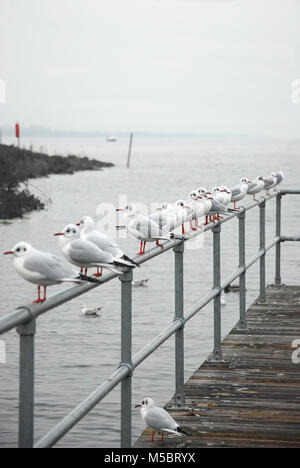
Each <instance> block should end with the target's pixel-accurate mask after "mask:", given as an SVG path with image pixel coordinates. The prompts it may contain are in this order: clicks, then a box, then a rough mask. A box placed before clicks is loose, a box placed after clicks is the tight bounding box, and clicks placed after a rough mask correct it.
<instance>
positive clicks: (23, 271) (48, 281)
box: [4, 242, 96, 303]
mask: <svg viewBox="0 0 300 468" xmlns="http://www.w3.org/2000/svg"><path fill="white" fill-rule="evenodd" d="M4 255H13V256H14V267H15V269H16V271H17V273H19V275H20V276H22V278H24V279H25V280H26V281H29V282H30V283H33V284H36V285H37V286H38V298H37V300H36V301H34V303H42V302H45V301H46V288H47V286H52V285H54V284H60V283H64V282H71V283H81V282H84V281H91V282H94V281H96V280H94V279H92V278H89V277H87V276H84V275H81V274H80V273H79V272H77V271H76V270H75V268H74V267H73V266H72V265H70V264H69V263H67V262H65V261H64V260H63V259H61V258H59V257H57V256H56V255H53V254H51V253H47V252H41V251H40V250H37V249H35V248H34V247H32V245H30V244H29V243H28V242H18V244H16V245H15V246H14V247H13V249H12V250H8V251H7V252H4ZM41 286H43V287H44V297H43V298H41Z"/></svg>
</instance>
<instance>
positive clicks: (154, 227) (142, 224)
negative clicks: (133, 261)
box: [116, 203, 183, 255]
mask: <svg viewBox="0 0 300 468" xmlns="http://www.w3.org/2000/svg"><path fill="white" fill-rule="evenodd" d="M116 211H123V212H124V214H125V219H126V223H127V230H128V233H129V234H130V236H131V237H133V238H135V239H139V240H140V241H141V247H140V251H139V252H138V253H137V255H143V254H144V253H145V250H146V242H154V241H155V242H156V245H157V246H158V247H161V248H163V245H162V244H160V242H159V241H160V240H172V239H182V240H183V237H182V236H179V235H178V234H174V233H173V232H170V231H168V230H167V229H164V228H163V227H160V226H159V225H158V224H157V223H156V222H155V221H153V219H151V218H150V217H147V216H144V215H142V214H141V213H140V212H139V211H138V210H137V209H136V207H135V205H134V204H133V203H129V204H128V205H126V206H125V207H124V208H117V210H116Z"/></svg>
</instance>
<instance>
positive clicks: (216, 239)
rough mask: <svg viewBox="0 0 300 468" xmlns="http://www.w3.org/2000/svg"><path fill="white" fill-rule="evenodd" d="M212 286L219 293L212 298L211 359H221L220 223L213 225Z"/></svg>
mask: <svg viewBox="0 0 300 468" xmlns="http://www.w3.org/2000/svg"><path fill="white" fill-rule="evenodd" d="M212 232H213V257H214V258H213V263H214V267H213V269H214V272H213V275H214V278H213V281H214V283H213V287H214V288H219V294H218V295H217V296H216V297H215V298H214V350H213V359H214V360H215V361H220V360H222V349H221V343H222V325H221V225H220V224H217V226H215V227H213V229H212Z"/></svg>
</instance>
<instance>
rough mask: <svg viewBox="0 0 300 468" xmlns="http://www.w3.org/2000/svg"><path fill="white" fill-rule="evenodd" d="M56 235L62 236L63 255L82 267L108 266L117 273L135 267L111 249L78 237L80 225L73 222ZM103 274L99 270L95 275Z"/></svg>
mask: <svg viewBox="0 0 300 468" xmlns="http://www.w3.org/2000/svg"><path fill="white" fill-rule="evenodd" d="M54 235H55V236H61V239H60V242H59V245H60V249H61V252H62V254H63V256H64V257H65V258H66V259H67V260H68V261H69V262H70V263H72V264H73V265H77V266H79V267H80V268H85V269H86V270H87V269H88V268H93V267H97V268H98V269H99V268H101V269H102V268H107V269H109V270H112V271H114V272H115V273H123V272H124V269H126V270H127V269H130V268H135V265H133V264H132V263H130V262H127V261H126V260H123V259H122V258H117V257H115V256H114V255H113V254H112V253H111V251H109V250H108V251H106V250H102V249H101V248H100V247H98V246H97V245H96V244H94V243H93V242H90V241H89V240H87V239H83V238H81V237H80V238H78V227H77V226H74V225H73V224H68V225H67V226H66V227H65V228H64V229H63V231H61V232H57V233H56V234H54ZM85 274H86V272H85ZM101 274H102V272H101V273H99V271H98V272H97V273H96V274H95V275H94V276H96V277H99V276H101Z"/></svg>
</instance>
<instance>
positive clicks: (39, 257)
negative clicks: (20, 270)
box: [24, 251, 77, 281]
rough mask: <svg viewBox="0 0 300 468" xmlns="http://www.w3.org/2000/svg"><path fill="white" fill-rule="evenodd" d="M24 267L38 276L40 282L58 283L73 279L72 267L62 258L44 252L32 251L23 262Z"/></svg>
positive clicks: (74, 273) (75, 274)
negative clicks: (65, 279)
mask: <svg viewBox="0 0 300 468" xmlns="http://www.w3.org/2000/svg"><path fill="white" fill-rule="evenodd" d="M24 267H25V268H26V269H27V270H30V271H31V272H34V273H37V274H38V275H40V279H41V280H47V281H60V280H62V279H64V278H70V279H72V278H75V277H76V276H77V272H76V270H75V269H74V267H73V266H72V265H70V264H68V263H66V262H65V261H64V260H63V259H62V258H60V257H57V256H56V255H52V254H49V253H45V252H39V251H32V252H30V255H28V256H27V257H26V259H25V261H24Z"/></svg>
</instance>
